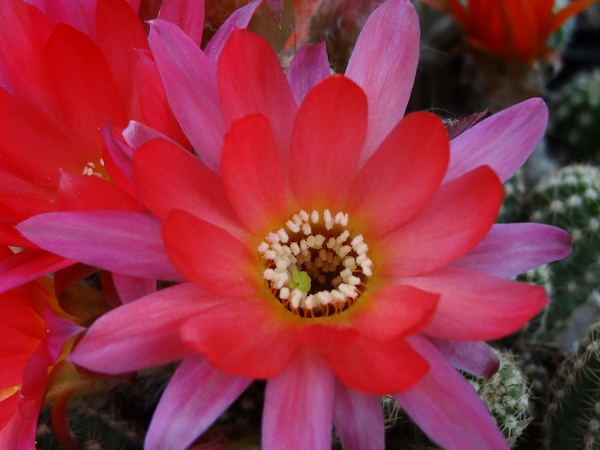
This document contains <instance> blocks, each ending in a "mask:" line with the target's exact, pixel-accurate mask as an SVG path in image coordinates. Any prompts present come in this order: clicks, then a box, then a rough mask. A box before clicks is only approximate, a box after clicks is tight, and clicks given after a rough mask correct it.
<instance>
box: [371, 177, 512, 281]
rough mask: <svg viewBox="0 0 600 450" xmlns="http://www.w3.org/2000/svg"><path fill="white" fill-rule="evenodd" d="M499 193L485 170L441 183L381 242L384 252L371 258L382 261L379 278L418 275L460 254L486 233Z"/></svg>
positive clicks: (498, 185)
mask: <svg viewBox="0 0 600 450" xmlns="http://www.w3.org/2000/svg"><path fill="white" fill-rule="evenodd" d="M503 194H504V189H503V187H502V184H501V183H500V181H499V180H498V177H497V176H496V175H495V174H494V172H492V170H491V169H490V168H489V167H485V166H484V167H480V168H478V169H475V170H473V171H471V172H469V173H467V174H465V175H463V176H462V177H461V178H458V179H456V180H454V181H452V182H450V183H446V184H445V185H442V186H441V187H440V189H438V191H437V192H436V193H435V194H434V195H433V197H431V199H429V201H428V202H427V203H426V204H425V206H424V207H423V208H422V209H421V210H420V211H419V212H418V213H417V214H416V215H415V216H414V217H413V218H412V219H411V220H409V221H408V222H407V223H405V224H404V225H402V226H401V227H400V228H398V229H397V230H396V231H393V232H392V233H390V234H387V235H386V236H384V237H382V238H380V240H381V242H382V243H384V244H382V247H383V246H385V248H384V249H382V250H383V251H385V254H384V255H381V256H376V257H375V258H376V260H380V261H382V263H383V262H385V266H384V265H383V264H382V267H381V270H382V272H383V273H382V274H383V275H384V276H393V277H403V276H414V275H420V274H423V273H427V272H431V271H433V270H436V269H439V268H441V267H443V266H445V265H446V264H448V263H450V262H452V261H454V260H456V259H458V258H460V257H462V256H464V255H465V254H467V253H468V252H469V251H471V250H472V249H473V248H474V247H475V246H476V245H477V244H478V243H479V242H480V241H481V240H482V239H483V238H484V237H485V235H486V234H487V233H488V231H489V229H490V228H491V226H492V225H493V223H494V221H495V220H496V215H497V213H498V209H499V208H500V205H501V203H502V197H503ZM377 251H380V250H379V249H378V250H377Z"/></svg>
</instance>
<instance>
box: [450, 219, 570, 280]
mask: <svg viewBox="0 0 600 450" xmlns="http://www.w3.org/2000/svg"><path fill="white" fill-rule="evenodd" d="M571 250H572V247H571V236H570V235H569V233H567V232H566V231H565V230H562V229H560V228H557V227H553V226H551V225H544V224H539V223H499V224H495V225H494V226H493V227H492V229H491V230H490V232H489V233H488V235H487V236H486V237H485V239H484V240H483V241H481V243H480V244H479V245H478V246H477V247H475V248H474V249H473V250H472V251H471V252H469V253H468V254H466V255H465V256H463V257H462V258H460V259H459V260H457V261H454V262H453V263H452V264H451V266H452V267H460V268H462V269H471V270H477V271H480V272H484V273H487V274H489V275H494V276H497V277H501V278H509V277H512V276H515V275H518V274H520V273H523V272H526V271H527V270H530V269H533V268H534V267H537V266H539V265H541V264H546V263H549V262H552V261H556V260H558V259H562V258H564V257H565V256H567V255H569V253H571Z"/></svg>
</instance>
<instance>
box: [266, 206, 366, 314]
mask: <svg viewBox="0 0 600 450" xmlns="http://www.w3.org/2000/svg"><path fill="white" fill-rule="evenodd" d="M368 250H369V248H368V246H367V244H366V243H365V242H364V240H363V237H362V235H360V234H359V235H353V233H352V230H350V229H348V214H344V213H342V212H339V213H337V214H335V215H332V214H331V212H330V211H329V210H327V209H326V210H325V211H324V212H323V214H319V212H318V211H312V212H311V213H310V214H309V213H307V212H306V211H300V212H298V213H296V214H293V215H292V217H291V219H290V220H288V221H287V222H286V224H285V227H284V228H281V229H279V230H277V231H274V232H272V233H269V234H268V235H267V236H266V237H265V239H264V241H263V242H261V244H260V245H259V246H258V252H259V254H260V256H261V258H262V259H263V262H264V264H265V271H264V272H263V277H264V279H265V281H266V282H267V284H268V286H269V288H270V289H271V292H273V294H274V295H275V296H276V297H277V299H278V300H279V301H280V302H281V304H282V305H283V306H284V307H285V308H286V309H287V310H289V311H291V312H292V313H294V314H296V315H298V316H301V317H307V318H308V317H327V316H331V315H333V314H337V313H341V312H342V311H345V310H346V309H348V308H349V307H350V306H352V305H353V304H355V303H356V302H357V301H358V299H359V298H360V296H361V295H362V293H363V292H364V291H365V289H366V282H367V280H368V279H369V278H370V277H371V276H372V274H373V272H372V266H373V261H371V259H370V258H369V256H368Z"/></svg>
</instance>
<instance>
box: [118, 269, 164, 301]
mask: <svg viewBox="0 0 600 450" xmlns="http://www.w3.org/2000/svg"><path fill="white" fill-rule="evenodd" d="M112 280H113V283H114V285H115V289H116V290H117V293H118V294H119V298H120V299H121V301H122V302H123V303H124V304H125V303H130V302H132V301H134V300H137V299H138V298H142V297H145V296H146V295H150V294H153V293H154V292H156V280H152V279H149V278H140V277H132V276H129V275H123V274H121V273H116V272H115V273H113V274H112Z"/></svg>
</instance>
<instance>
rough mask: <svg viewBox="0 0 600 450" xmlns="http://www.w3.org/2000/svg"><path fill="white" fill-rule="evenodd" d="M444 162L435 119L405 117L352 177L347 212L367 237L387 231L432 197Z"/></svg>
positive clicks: (442, 135) (445, 148)
mask: <svg viewBox="0 0 600 450" xmlns="http://www.w3.org/2000/svg"><path fill="white" fill-rule="evenodd" d="M449 156H450V148H449V144H448V135H447V133H446V129H445V128H444V126H443V124H442V122H441V121H440V119H439V118H438V117H436V116H434V115H432V114H428V113H414V114H409V115H407V116H406V117H405V118H404V119H402V121H400V123H399V124H398V125H397V126H396V127H395V128H394V129H393V130H392V131H391V133H390V134H389V135H388V136H387V137H386V138H385V140H384V141H383V142H382V144H381V145H380V146H379V148H378V149H377V151H376V152H375V153H374V154H373V156H371V158H369V160H368V161H367V163H366V164H365V165H364V166H363V168H362V169H361V170H360V172H359V173H358V175H357V176H356V180H355V181H354V184H353V185H352V188H351V190H350V195H349V196H348V206H347V209H348V212H349V213H350V214H351V217H352V218H353V219H354V218H355V217H357V218H358V223H361V224H364V225H366V226H367V227H368V229H369V232H368V234H369V236H373V235H375V236H381V235H383V234H386V233H388V232H390V231H392V230H393V229H395V228H397V227H398V226H399V225H401V224H402V223H404V222H406V221H407V220H408V219H410V218H411V217H412V216H413V215H415V213H417V212H418V211H419V209H420V208H421V207H422V206H423V205H424V204H425V202H426V201H427V200H428V199H429V198H430V197H431V196H432V195H433V194H434V192H435V191H436V189H437V188H438V186H439V184H440V183H441V181H442V178H443V177H444V173H445V172H446V167H447V166H448V159H449ZM364 225H363V226H364Z"/></svg>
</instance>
